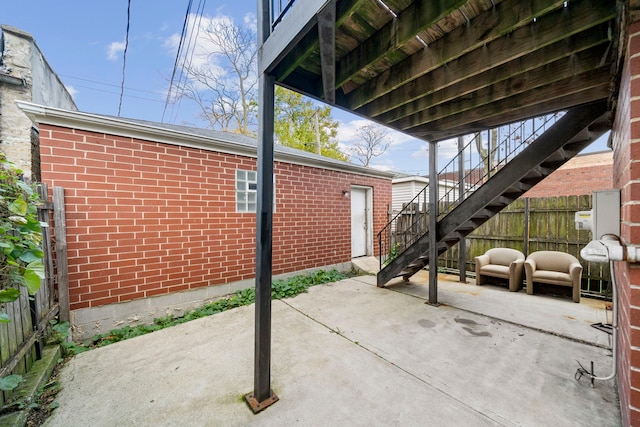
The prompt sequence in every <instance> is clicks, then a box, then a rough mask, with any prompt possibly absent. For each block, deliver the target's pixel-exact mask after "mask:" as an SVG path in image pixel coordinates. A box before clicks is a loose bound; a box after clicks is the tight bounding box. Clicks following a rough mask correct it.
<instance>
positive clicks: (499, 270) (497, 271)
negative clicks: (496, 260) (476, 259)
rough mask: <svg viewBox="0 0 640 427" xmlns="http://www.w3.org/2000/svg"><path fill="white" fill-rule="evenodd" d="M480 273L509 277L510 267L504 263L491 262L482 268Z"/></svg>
mask: <svg viewBox="0 0 640 427" xmlns="http://www.w3.org/2000/svg"><path fill="white" fill-rule="evenodd" d="M480 273H481V274H483V275H485V276H493V277H501V278H503V279H508V278H509V267H508V266H504V265H495V264H489V265H485V266H484V267H482V268H481V269H480Z"/></svg>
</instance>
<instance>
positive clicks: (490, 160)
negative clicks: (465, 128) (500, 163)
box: [474, 128, 498, 181]
mask: <svg viewBox="0 0 640 427" xmlns="http://www.w3.org/2000/svg"><path fill="white" fill-rule="evenodd" d="M474 139H475V144H476V150H477V151H478V155H480V158H481V159H482V164H483V168H484V173H483V176H484V178H483V181H486V180H487V179H489V178H491V176H492V175H493V174H494V173H495V171H496V167H497V165H496V155H497V150H496V147H497V144H498V129H496V128H493V129H491V137H490V140H489V141H487V146H486V147H485V146H484V145H483V144H482V134H481V133H480V132H477V133H476V134H475V138H474Z"/></svg>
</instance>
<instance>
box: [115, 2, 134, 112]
mask: <svg viewBox="0 0 640 427" xmlns="http://www.w3.org/2000/svg"><path fill="white" fill-rule="evenodd" d="M130 24H131V0H128V1H127V32H126V33H125V39H124V53H123V54H122V84H121V85H120V102H119V103H118V117H120V111H121V110H122V97H123V96H124V80H125V76H126V72H127V49H128V48H129V26H130Z"/></svg>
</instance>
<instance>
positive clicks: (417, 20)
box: [336, 0, 466, 87]
mask: <svg viewBox="0 0 640 427" xmlns="http://www.w3.org/2000/svg"><path fill="white" fill-rule="evenodd" d="M464 3H466V1H465V0H442V1H437V2H434V1H432V0H418V1H415V2H413V3H411V4H410V5H409V7H407V8H406V9H405V10H403V11H402V12H401V13H400V14H399V15H398V17H397V18H395V19H392V20H391V21H389V23H388V24H387V25H385V26H384V27H382V28H381V29H380V30H379V31H377V32H375V33H374V34H373V36H372V37H370V38H368V39H367V40H366V41H365V42H364V43H362V44H361V45H359V46H358V47H357V48H356V49H355V50H353V51H351V52H350V53H349V54H348V55H346V56H345V57H344V58H343V59H342V60H341V61H340V63H339V64H338V65H337V81H336V84H337V86H338V87H340V86H342V85H343V84H344V83H345V82H346V81H348V80H349V79H350V78H351V77H352V76H353V75H354V74H356V73H357V72H358V71H360V70H362V69H363V68H365V67H367V66H369V65H371V64H373V63H375V62H377V61H379V60H380V59H382V58H384V57H390V56H393V55H394V54H395V53H396V52H398V51H399V50H400V49H401V48H402V46H403V45H405V44H406V43H407V42H408V41H409V40H411V39H412V38H413V37H415V36H416V34H418V33H419V32H420V31H423V30H425V29H427V28H429V27H430V26H432V25H433V24H435V23H436V22H438V21H439V20H441V19H442V18H444V17H445V16H447V15H449V14H450V13H451V12H452V11H454V10H456V9H457V8H459V7H460V6H462V5H463V4H464Z"/></svg>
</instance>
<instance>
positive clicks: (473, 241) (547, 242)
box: [438, 195, 610, 297]
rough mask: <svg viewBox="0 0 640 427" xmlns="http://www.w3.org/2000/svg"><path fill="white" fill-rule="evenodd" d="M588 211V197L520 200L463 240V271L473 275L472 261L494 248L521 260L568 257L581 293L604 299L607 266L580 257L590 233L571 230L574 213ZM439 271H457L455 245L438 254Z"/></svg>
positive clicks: (606, 283)
mask: <svg viewBox="0 0 640 427" xmlns="http://www.w3.org/2000/svg"><path fill="white" fill-rule="evenodd" d="M590 209H591V195H582V196H563V197H547V198H520V199H518V200H516V201H515V202H513V203H512V204H511V205H509V206H508V207H507V208H506V209H504V210H503V211H501V212H500V213H498V214H497V215H496V216H494V217H493V218H491V219H490V220H489V221H487V222H486V223H485V224H483V225H482V226H480V227H479V228H478V229H477V230H475V231H474V232H473V233H471V234H470V235H468V236H467V248H466V265H465V269H466V271H474V269H475V265H474V257H475V256H478V255H481V254H483V253H485V252H486V251H487V250H488V249H491V248H495V247H509V248H514V249H518V250H520V251H522V252H523V253H524V254H525V256H526V255H528V254H530V253H532V252H535V251H542V250H553V251H561V252H566V253H569V254H571V255H573V256H575V257H576V258H578V260H580V263H581V264H582V266H583V268H584V270H583V273H582V292H583V294H587V295H592V296H597V297H601V296H607V294H608V287H609V280H610V275H609V266H608V264H601V263H592V262H587V261H585V260H583V259H582V258H581V257H580V249H582V248H583V247H584V246H586V244H587V243H589V242H590V241H591V239H592V237H591V232H589V231H586V230H576V229H575V221H574V218H575V213H576V212H577V211H582V210H590ZM438 265H439V267H440V268H443V269H446V270H454V271H459V266H458V245H455V246H453V247H452V248H451V249H449V250H448V251H447V252H445V253H444V254H442V255H441V256H440V258H439V263H438Z"/></svg>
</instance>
